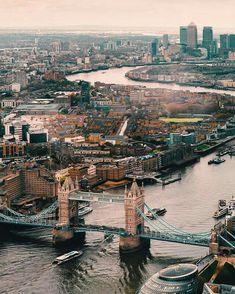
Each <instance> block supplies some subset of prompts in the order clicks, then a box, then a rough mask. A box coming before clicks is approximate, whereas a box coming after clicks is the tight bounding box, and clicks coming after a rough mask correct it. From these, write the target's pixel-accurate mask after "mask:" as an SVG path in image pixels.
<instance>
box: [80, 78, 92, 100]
mask: <svg viewBox="0 0 235 294" xmlns="http://www.w3.org/2000/svg"><path fill="white" fill-rule="evenodd" d="M80 85H81V103H82V104H90V88H91V85H90V83H88V82H86V81H81V82H80Z"/></svg>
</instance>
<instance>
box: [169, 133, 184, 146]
mask: <svg viewBox="0 0 235 294" xmlns="http://www.w3.org/2000/svg"><path fill="white" fill-rule="evenodd" d="M169 143H170V145H177V144H180V143H182V137H181V134H180V133H170V142H169Z"/></svg>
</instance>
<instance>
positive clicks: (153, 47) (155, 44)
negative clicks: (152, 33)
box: [151, 39, 159, 57]
mask: <svg viewBox="0 0 235 294" xmlns="http://www.w3.org/2000/svg"><path fill="white" fill-rule="evenodd" d="M158 48H159V44H158V39H154V40H153V42H152V43H151V54H152V57H157V55H158Z"/></svg>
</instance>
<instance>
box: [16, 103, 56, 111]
mask: <svg viewBox="0 0 235 294" xmlns="http://www.w3.org/2000/svg"><path fill="white" fill-rule="evenodd" d="M60 108H61V105H59V104H21V105H19V106H17V108H16V110H17V111H28V110H31V111H39V110H43V111H44V110H47V111H58V110H59V109H60Z"/></svg>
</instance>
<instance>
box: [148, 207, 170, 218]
mask: <svg viewBox="0 0 235 294" xmlns="http://www.w3.org/2000/svg"><path fill="white" fill-rule="evenodd" d="M166 212H167V210H166V208H165V207H161V208H153V209H152V212H151V211H148V212H147V213H145V216H146V217H147V218H150V219H154V214H156V215H158V216H162V215H164V214H165V213H166Z"/></svg>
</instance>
